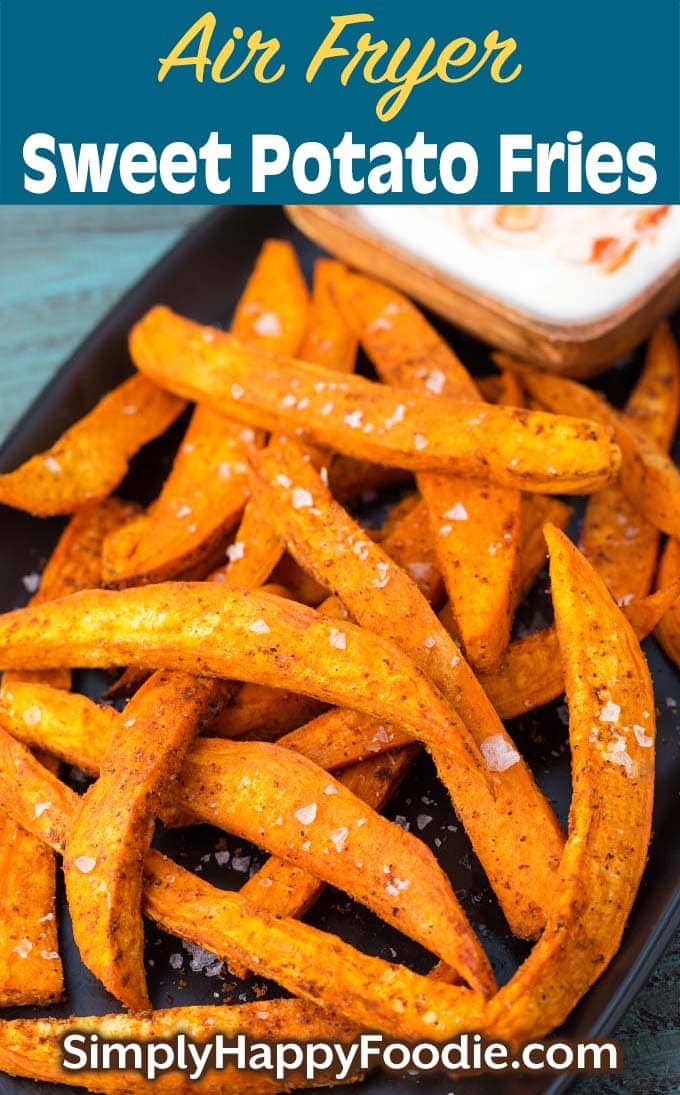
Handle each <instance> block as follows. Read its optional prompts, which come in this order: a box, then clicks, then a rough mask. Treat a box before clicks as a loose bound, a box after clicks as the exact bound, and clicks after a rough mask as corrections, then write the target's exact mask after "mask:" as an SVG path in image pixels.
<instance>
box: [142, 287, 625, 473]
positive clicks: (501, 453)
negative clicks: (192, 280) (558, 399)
mask: <svg viewBox="0 0 680 1095" xmlns="http://www.w3.org/2000/svg"><path fill="white" fill-rule="evenodd" d="M130 349H131V353H132V356H133V359H134V361H135V363H136V365H137V366H138V368H140V369H141V370H142V372H144V373H146V374H147V375H149V376H151V377H155V378H156V380H157V381H159V382H160V383H162V384H164V385H166V386H167V387H168V388H170V389H171V390H175V391H180V390H181V392H182V393H183V394H184V395H185V396H188V397H190V398H192V399H197V400H198V401H199V402H200V401H203V402H205V403H207V404H209V405H210V406H212V407H214V408H215V409H216V410H218V411H219V412H220V413H221V414H224V415H227V416H229V417H231V418H237V419H239V420H240V421H243V422H246V423H247V424H249V425H251V426H256V427H258V428H260V429H269V430H273V431H281V430H290V431H291V432H294V431H295V430H297V429H298V427H299V428H301V429H302V430H303V431H304V432H305V434H306V436H307V440H309V441H312V442H315V443H317V444H319V445H322V446H324V447H326V448H333V449H337V450H338V451H339V452H343V453H346V454H348V455H350V456H358V457H361V458H363V459H367V460H373V461H375V462H376V463H380V464H388V465H390V464H392V465H395V466H397V467H408V468H412V469H414V470H420V469H425V470H432V471H442V472H446V473H448V474H464V475H471V476H475V477H478V478H481V479H484V480H486V481H493V482H497V483H500V484H501V485H503V486H508V487H521V488H522V489H523V490H529V491H540V492H543V493H548V494H552V493H562V492H566V493H569V492H572V491H573V492H576V493H585V492H587V491H591V490H597V489H600V488H602V487H604V486H606V485H607V483H608V482H610V480H611V479H612V477H613V476H614V475H615V474H616V472H617V469H618V463H619V455H618V451H617V448H616V446H615V445H614V443H613V441H612V438H611V431H610V430H609V429H608V428H605V427H602V426H599V425H598V424H597V423H594V422H592V421H590V420H587V419H575V418H570V417H567V416H555V415H549V414H541V413H540V412H539V413H537V414H532V413H530V412H527V411H524V410H522V409H517V408H513V407H494V406H493V405H492V404H487V403H480V404H477V403H470V404H464V405H463V404H461V403H460V402H454V401H453V400H445V399H441V400H438V401H436V402H435V401H434V400H433V399H432V398H430V397H426V396H421V395H417V394H414V393H412V392H404V391H400V390H399V389H396V388H387V387H385V386H384V385H381V384H374V383H372V382H371V381H370V380H365V379H364V378H363V377H359V376H355V375H348V376H343V377H342V378H341V379H338V377H337V374H335V373H334V372H333V371H332V370H330V369H325V368H323V367H322V366H320V365H312V364H310V363H309V362H303V361H296V360H294V359H292V358H287V357H283V356H281V355H277V354H265V353H264V352H262V351H259V350H258V349H257V348H255V347H253V346H246V345H244V344H243V343H241V342H240V341H239V340H238V339H236V338H234V336H233V335H228V334H224V333H223V332H221V331H218V330H215V329H214V328H209V327H208V328H206V327H202V326H201V325H200V324H197V323H192V322H191V321H190V320H188V319H183V318H182V317H181V316H178V315H175V314H174V313H173V312H171V311H170V310H169V309H168V308H162V307H158V308H154V309H152V310H151V311H150V312H149V313H148V314H147V315H146V317H145V318H144V319H143V320H142V321H141V322H140V323H138V324H137V325H136V327H134V328H133V330H132V334H131V336H130ZM397 408H402V410H398V409H397ZM402 415H403V417H402ZM422 438H425V439H426V445H425V447H423V446H422ZM546 465H547V467H549V468H552V469H554V474H553V472H552V471H551V472H548V471H546Z"/></svg>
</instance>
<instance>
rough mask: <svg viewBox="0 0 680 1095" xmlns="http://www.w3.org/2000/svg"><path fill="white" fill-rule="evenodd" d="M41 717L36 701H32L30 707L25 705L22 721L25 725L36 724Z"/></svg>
mask: <svg viewBox="0 0 680 1095" xmlns="http://www.w3.org/2000/svg"><path fill="white" fill-rule="evenodd" d="M41 718H42V711H41V710H40V708H39V707H38V705H37V703H34V704H33V706H32V707H27V708H26V710H25V711H24V722H25V723H26V725H27V726H37V725H38V723H39V722H40V720H41Z"/></svg>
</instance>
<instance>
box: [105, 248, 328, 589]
mask: <svg viewBox="0 0 680 1095" xmlns="http://www.w3.org/2000/svg"><path fill="white" fill-rule="evenodd" d="M307 307H308V294H307V287H306V285H305V281H304V277H303V275H302V271H301V270H300V266H299V263H298V260H297V256H296V254H295V251H294V249H293V247H292V246H291V245H290V244H289V243H288V242H287V241H286V240H267V241H266V242H265V243H264V245H263V247H262V249H261V251H260V254H259V256H258V259H257V262H256V264H255V268H254V270H253V272H252V274H251V276H250V278H249V280H248V282H247V284H246V287H245V289H244V291H243V294H242V296H241V299H240V301H239V303H238V305H237V307H236V311H235V313H234V318H233V321H232V331H233V332H234V334H235V335H237V336H238V337H239V338H240V339H242V340H243V341H244V342H249V341H254V342H257V343H258V345H260V346H262V347H263V348H265V349H268V350H278V351H280V352H281V353H295V351H296V350H297V349H298V347H299V345H300V340H301V339H302V337H303V335H304V332H305V327H306V322H307ZM262 442H263V438H262V436H261V434H259V433H257V432H255V431H254V430H252V429H250V428H249V427H248V426H246V427H244V426H243V425H239V423H238V422H227V421H225V419H224V418H223V417H222V416H221V415H219V414H216V413H215V411H214V410H211V409H210V408H208V407H197V408H196V409H195V410H194V413H193V415H192V418H191V422H190V424H189V428H188V430H187V432H186V434H185V436H184V440H183V442H182V444H181V445H180V447H179V450H178V452H177V455H176V457H175V462H174V464H173V467H172V470H171V472H170V475H169V476H168V478H167V480H166V482H165V484H164V486H163V489H162V491H161V493H160V495H159V497H158V498H157V499H156V502H155V503H154V504H153V506H152V507H151V508H150V509H149V511H148V512H147V514H146V515H145V519H144V520H143V521H140V522H139V523H138V524H137V525H136V528H134V529H128V530H123V531H121V532H120V533H119V534H117V536H115V537H113V538H112V542H111V543H110V544H109V545H108V546H107V556H108V561H109V568H108V569H109V574H108V584H109V585H111V586H112V587H114V588H121V587H124V586H126V585H138V584H139V583H140V582H158V581H164V580H165V579H167V578H173V577H177V576H183V577H188V576H195V577H197V578H203V577H205V575H206V574H207V573H208V572H209V571H210V570H211V569H212V568H213V567H215V566H218V564H219V562H220V561H221V559H223V558H224V554H223V553H224V549H225V547H226V540H227V537H228V535H229V533H230V531H231V530H232V529H233V528H234V526H235V525H236V523H237V522H238V520H239V518H240V516H241V513H242V511H243V507H244V506H245V504H246V502H247V500H248V481H247V474H246V473H247V462H248V458H249V456H250V454H251V452H252V451H253V449H254V448H255V447H257V446H258V445H261V444H262ZM116 563H117V566H116ZM257 584H258V585H259V584H260V583H259V582H258V583H257Z"/></svg>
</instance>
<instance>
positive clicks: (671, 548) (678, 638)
mask: <svg viewBox="0 0 680 1095" xmlns="http://www.w3.org/2000/svg"><path fill="white" fill-rule="evenodd" d="M678 579H680V543H678V541H677V540H668V542H667V543H666V546H665V548H664V550H663V554H662V555H661V562H660V563H659V573H658V574H657V578H656V582H657V587H658V588H659V590H663V589H666V588H667V587H668V586H672V585H674V584H675V583H677V581H678ZM654 634H655V636H656V638H657V639H658V640H659V642H660V643H661V646H662V647H663V649H664V650H665V652H666V654H667V655H668V657H669V658H670V659H671V661H672V662H675V664H676V665H678V666H680V604H678V601H674V602H673V604H672V605H671V606H670V608H669V609H668V611H667V612H666V613H665V614H664V615H663V616H662V617H661V619H660V620H659V621H658V623H657V625H656V630H655V632H654Z"/></svg>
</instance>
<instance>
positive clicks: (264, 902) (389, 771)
mask: <svg viewBox="0 0 680 1095" xmlns="http://www.w3.org/2000/svg"><path fill="white" fill-rule="evenodd" d="M417 752H418V748H417V746H410V747H407V748H406V749H401V750H399V751H398V752H394V753H386V754H385V755H383V756H382V757H380V758H373V757H372V758H371V759H370V760H368V761H361V762H360V763H359V764H354V765H352V767H350V768H347V769H346V771H345V772H344V773H343V775H342V776H341V782H342V783H343V784H344V785H345V787H348V788H349V790H350V791H352V793H353V794H354V795H356V796H357V798H359V799H361V801H362V802H365V803H366V804H367V805H368V806H370V807H371V808H372V809H373V810H380V808H381V807H382V806H383V805H384V804H385V803H386V802H387V800H388V799H389V798H390V796H391V795H392V794H393V793H394V791H395V790H396V788H397V787H398V786H399V784H400V783H401V781H402V779H403V778H404V776H405V775H406V773H407V771H408V769H409V768H410V766H411V763H412V761H413V759H414V757H415V755H416V753H417ZM341 836H342V834H341ZM335 839H336V841H337V842H338V843H339V842H340V838H338V837H337V836H336V838H335ZM323 889H324V883H323V882H320V881H319V879H318V878H316V877H315V876H314V875H313V874H310V872H309V871H306V870H304V869H303V868H301V867H298V866H295V865H294V864H292V863H288V862H286V861H285V860H283V859H279V858H278V857H277V856H271V858H270V859H268V860H267V862H266V863H264V864H263V866H262V867H260V869H259V870H258V871H256V872H255V874H254V875H253V876H252V877H251V878H249V879H248V881H247V882H245V883H244V885H243V886H242V887H241V890H240V894H241V896H242V897H243V898H245V899H246V900H248V901H252V903H253V905H256V906H258V907H262V908H263V909H264V911H265V912H267V913H268V914H269V915H270V916H303V915H304V913H305V912H306V911H307V909H309V908H310V906H311V905H313V904H314V902H315V901H316V900H317V898H318V897H319V895H320V894H321V893H322V891H323ZM230 965H231V969H232V972H233V973H234V974H236V975H237V976H239V977H245V976H246V975H247V973H248V971H247V970H246V969H245V968H241V967H239V966H238V965H237V964H236V963H234V962H231V963H230ZM455 976H458V975H457V974H456V975H455Z"/></svg>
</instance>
